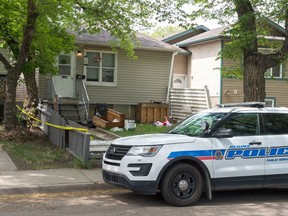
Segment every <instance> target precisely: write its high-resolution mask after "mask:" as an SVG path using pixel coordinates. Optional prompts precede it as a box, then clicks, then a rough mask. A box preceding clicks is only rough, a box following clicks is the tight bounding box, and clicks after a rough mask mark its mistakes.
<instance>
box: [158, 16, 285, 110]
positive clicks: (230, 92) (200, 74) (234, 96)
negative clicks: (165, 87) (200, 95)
mask: <svg viewBox="0 0 288 216" xmlns="http://www.w3.org/2000/svg"><path fill="white" fill-rule="evenodd" d="M267 26H268V29H269V32H270V35H269V39H271V40H274V41H275V40H280V41H281V40H284V37H283V36H284V34H285V30H284V29H283V28H282V27H280V26H279V25H277V24H275V23H274V22H272V21H270V20H268V19H267ZM267 26H266V27H267ZM199 29H202V32H200V33H199ZM224 30H225V27H220V28H216V29H212V30H208V29H207V28H203V26H200V27H197V28H196V29H195V30H194V33H195V35H192V36H191V37H190V38H187V39H184V40H181V38H180V37H179V36H180V35H181V34H183V33H185V32H182V33H179V34H176V35H174V36H172V37H170V38H173V40H169V39H167V38H166V39H164V40H163V41H166V42H167V43H170V44H176V45H177V46H178V47H179V48H182V49H184V50H187V52H186V53H185V54H184V53H179V54H178V55H177V56H176V57H175V62H174V69H173V86H174V87H180V88H183V87H187V88H203V86H204V85H206V86H207V87H208V89H209V92H210V99H211V103H212V106H216V104H220V103H233V102H239V101H243V88H242V85H243V82H242V80H241V79H237V78H231V77H227V76H225V74H224V71H227V70H230V69H231V68H232V67H233V66H239V65H240V59H239V61H233V60H231V59H225V58H223V57H219V53H220V52H221V50H222V49H223V46H224V45H225V43H227V42H229V41H230V40H231V39H230V37H229V36H227V35H225V34H224ZM191 31H193V30H191ZM177 37H178V39H179V40H176V39H177ZM175 41H176V43H175ZM259 51H262V52H271V49H269V47H261V48H259ZM265 75H266V99H265V101H266V104H267V106H286V107H287V106H288V97H287V94H286V92H287V91H288V83H287V78H288V64H287V62H285V63H282V64H281V65H278V66H275V67H273V68H271V69H269V70H268V71H267V72H266V74H265Z"/></svg>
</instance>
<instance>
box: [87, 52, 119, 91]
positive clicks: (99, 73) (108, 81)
mask: <svg viewBox="0 0 288 216" xmlns="http://www.w3.org/2000/svg"><path fill="white" fill-rule="evenodd" d="M84 64H85V67H84V71H85V74H86V82H87V83H88V84H92V85H94V84H95V85H107V86H111V85H115V84H116V55H115V54H114V53H112V52H102V51H86V56H85V63H84Z"/></svg>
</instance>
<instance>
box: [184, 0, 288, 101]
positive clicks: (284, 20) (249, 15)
mask: <svg viewBox="0 0 288 216" xmlns="http://www.w3.org/2000/svg"><path fill="white" fill-rule="evenodd" d="M178 3H179V4H181V5H182V6H183V5H185V4H188V3H189V4H191V5H194V7H193V10H192V12H191V13H190V18H191V19H192V20H195V19H196V18H198V17H199V16H201V17H203V18H206V19H218V20H219V23H220V24H222V25H225V26H229V28H227V30H226V33H227V34H229V35H230V37H231V39H232V41H231V42H230V43H228V44H226V45H225V46H226V47H224V52H225V51H226V52H227V53H226V54H225V53H223V54H224V55H226V56H230V57H231V58H236V57H237V58H239V57H240V56H239V52H236V50H240V52H241V55H242V57H243V65H242V67H243V70H242V71H243V92H244V101H264V100H265V95H266V94H265V78H264V73H265V71H266V70H267V69H269V68H271V67H273V66H276V65H277V64H279V63H281V62H283V61H284V60H285V59H287V57H288V1H287V0H275V1H270V0H194V1H188V0H178ZM266 18H269V19H271V20H273V21H274V22H276V23H278V24H284V28H285V40H284V41H283V43H282V44H281V46H280V47H278V49H277V50H276V51H275V52H273V53H270V54H263V53H260V52H259V50H258V48H259V45H260V44H262V45H263V43H266V44H267V43H268V40H267V39H266V38H265V37H264V36H265V34H267V32H266V31H265V28H263V22H262V21H263V20H264V21H265V19H266Z"/></svg>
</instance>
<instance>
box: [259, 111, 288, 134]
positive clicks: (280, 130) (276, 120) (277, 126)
mask: <svg viewBox="0 0 288 216" xmlns="http://www.w3.org/2000/svg"><path fill="white" fill-rule="evenodd" d="M264 119H265V120H266V125H265V133H266V134H288V126H287V125H288V114H280V113H265V114H264Z"/></svg>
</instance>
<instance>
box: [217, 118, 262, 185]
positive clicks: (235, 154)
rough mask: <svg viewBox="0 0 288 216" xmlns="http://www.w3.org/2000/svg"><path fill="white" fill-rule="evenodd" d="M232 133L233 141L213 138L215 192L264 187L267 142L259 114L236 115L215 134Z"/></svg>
mask: <svg viewBox="0 0 288 216" xmlns="http://www.w3.org/2000/svg"><path fill="white" fill-rule="evenodd" d="M221 129H232V131H233V137H229V138H217V137H215V136H214V137H212V148H213V152H214V154H215V155H214V160H213V170H214V173H213V174H214V175H213V177H212V178H213V182H214V185H215V189H224V188H231V187H232V188H241V187H243V188H248V187H250V188H254V187H257V186H258V187H259V186H262V185H263V181H264V170H265V168H264V161H265V140H264V138H263V136H261V135H260V120H259V115H258V114H256V113H234V114H231V116H230V117H229V118H227V119H226V120H225V121H224V122H223V123H222V124H221V125H220V126H219V128H218V129H217V130H216V131H215V132H214V135H215V134H217V131H218V132H219V131H220V130H221Z"/></svg>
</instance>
